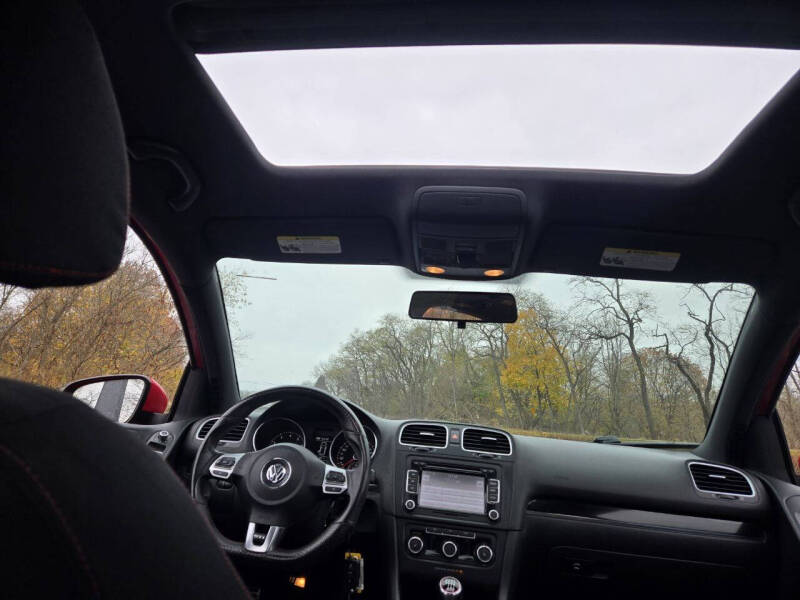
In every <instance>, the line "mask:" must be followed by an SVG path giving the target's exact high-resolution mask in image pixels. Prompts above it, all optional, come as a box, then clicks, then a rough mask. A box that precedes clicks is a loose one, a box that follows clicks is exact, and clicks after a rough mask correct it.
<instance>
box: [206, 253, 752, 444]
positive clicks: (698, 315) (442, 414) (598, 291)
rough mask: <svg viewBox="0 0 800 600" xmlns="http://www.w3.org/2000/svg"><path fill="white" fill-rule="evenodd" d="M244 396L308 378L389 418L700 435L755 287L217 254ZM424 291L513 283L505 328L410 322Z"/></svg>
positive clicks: (540, 430) (627, 435)
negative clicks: (468, 277)
mask: <svg viewBox="0 0 800 600" xmlns="http://www.w3.org/2000/svg"><path fill="white" fill-rule="evenodd" d="M218 268H219V271H220V275H221V279H222V284H223V293H224V296H225V303H226V310H227V314H228V319H229V323H230V327H231V338H232V340H233V348H234V356H235V361H236V370H237V375H238V379H239V387H240V391H241V395H242V397H245V396H247V395H248V394H250V393H253V392H256V391H259V390H262V389H265V388H269V387H272V386H277V385H296V384H305V385H312V386H316V387H318V388H321V389H324V390H327V391H329V392H331V393H333V394H335V395H337V396H339V397H341V398H344V399H346V400H350V401H351V402H354V403H355V404H358V405H359V406H361V407H363V408H364V409H366V410H367V411H369V412H371V413H373V414H375V415H378V416H380V417H387V418H402V419H406V418H414V419H438V420H447V421H456V422H466V423H474V424H484V425H490V426H495V427H501V428H503V429H506V430H508V431H511V432H513V433H519V434H526V435H543V436H551V437H563V438H569V439H576V440H586V441H592V440H594V439H595V438H597V437H599V436H615V437H617V438H619V439H620V440H622V441H626V440H661V441H679V442H690V443H691V442H698V441H700V440H702V438H703V436H704V435H705V430H706V425H707V423H708V421H709V419H710V417H711V414H712V412H713V409H714V403H715V401H716V396H717V392H718V390H719V387H720V385H721V382H722V379H723V377H724V374H725V370H726V368H727V366H728V363H729V362H730V358H731V354H732V352H733V347H734V344H735V341H736V338H737V336H738V334H739V329H740V328H741V324H742V321H743V319H744V314H745V312H746V310H747V307H748V305H749V303H750V300H751V298H752V295H753V290H752V288H750V287H748V286H745V285H739V284H730V283H709V284H698V285H692V284H679V283H665V282H645V281H633V280H622V279H602V278H591V277H574V276H569V275H557V274H531V275H525V276H522V277H518V278H516V279H513V280H510V281H502V282H501V281H495V282H460V281H445V280H436V279H430V278H426V277H422V276H419V275H416V274H414V273H412V272H410V271H408V270H406V269H404V268H402V267H395V266H363V265H362V266H353V265H312V264H297V263H294V264H292V263H266V262H255V261H249V260H240V259H223V260H222V261H220V262H219V264H218ZM418 290H460V291H484V292H485V291H496V292H511V293H512V294H514V296H515V297H516V300H517V304H518V307H519V319H518V320H517V322H516V323H512V324H506V325H494V324H479V323H468V324H467V325H466V328H464V329H459V328H458V327H457V324H456V323H450V322H441V321H416V320H412V319H410V318H409V317H408V316H407V315H408V306H409V301H410V298H411V295H412V294H413V292H415V291H418Z"/></svg>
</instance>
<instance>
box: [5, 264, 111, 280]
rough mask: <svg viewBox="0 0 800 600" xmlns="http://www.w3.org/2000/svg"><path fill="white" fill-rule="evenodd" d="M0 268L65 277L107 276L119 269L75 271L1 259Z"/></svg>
mask: <svg viewBox="0 0 800 600" xmlns="http://www.w3.org/2000/svg"><path fill="white" fill-rule="evenodd" d="M0 268H3V269H13V270H15V271H33V272H38V273H47V274H48V275H63V276H65V277H107V276H109V275H111V274H112V273H113V272H114V271H116V270H117V268H116V267H114V268H113V269H109V270H106V271H75V270H71V269H59V268H58V267H47V266H40V265H21V264H18V263H12V262H6V261H0Z"/></svg>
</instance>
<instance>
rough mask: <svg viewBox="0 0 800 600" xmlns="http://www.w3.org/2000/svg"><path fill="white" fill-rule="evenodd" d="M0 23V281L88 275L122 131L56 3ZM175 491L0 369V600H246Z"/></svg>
mask: <svg viewBox="0 0 800 600" xmlns="http://www.w3.org/2000/svg"><path fill="white" fill-rule="evenodd" d="M3 8H4V11H3V19H2V20H0V56H2V60H0V86H2V90H3V92H2V93H3V102H2V103H1V104H0V131H2V135H0V281H5V282H7V283H13V284H15V285H22V286H27V287H42V286H55V285H75V284H84V283H91V282H94V281H98V280H100V279H102V278H103V277H107V276H108V275H110V274H112V273H113V272H114V271H115V270H116V268H117V267H118V265H119V262H120V259H121V256H122V251H123V247H124V243H125V234H126V227H127V222H128V204H129V202H128V188H129V182H128V165H127V159H126V147H125V137H124V133H123V130H122V123H121V120H120V116H119V113H118V110H117V105H116V100H115V98H114V94H113V91H112V88H111V82H110V81H109V77H108V73H107V71H106V68H105V63H104V60H103V55H102V53H101V51H100V48H99V46H98V44H97V41H96V39H95V36H94V33H93V31H92V28H91V25H90V24H89V21H88V20H87V18H86V16H85V15H84V14H83V12H82V11H81V10H80V8H79V7H78V6H77V5H75V4H72V3H71V2H69V1H68V0H58V1H57V2H32V1H28V0H17V1H12V2H11V3H7V4H5V5H4V7H3ZM209 527H210V525H209V523H208V522H207V521H206V520H205V518H204V517H203V516H202V515H201V514H200V512H199V511H198V510H197V509H196V507H195V506H194V503H193V502H192V500H191V499H190V497H189V493H188V491H187V490H186V489H185V488H184V486H183V485H182V483H181V482H180V480H179V479H178V478H177V477H176V475H175V474H174V473H173V472H172V471H171V470H170V468H169V467H168V466H167V465H166V464H165V463H164V462H163V461H162V460H161V459H160V458H159V457H157V456H156V455H155V454H154V453H153V452H152V451H151V450H149V449H148V448H147V447H146V446H144V445H143V444H141V443H140V442H138V441H137V440H136V439H134V438H133V437H132V436H131V434H130V433H128V432H126V431H125V430H124V429H123V428H122V427H120V426H119V425H117V424H116V423H113V422H111V421H109V420H107V419H105V418H104V417H102V416H101V415H98V414H96V413H94V412H93V411H92V410H91V409H89V408H88V407H86V406H84V405H83V404H82V403H81V402H79V401H78V400H75V399H74V398H72V397H71V396H68V395H66V394H62V393H60V392H57V391H53V390H48V389H44V388H40V387H37V386H33V385H28V384H24V383H19V382H13V381H9V380H2V379H0V540H2V541H1V542H0V543H1V544H2V550H1V551H0V575H2V577H0V598H137V599H142V598H248V597H249V594H248V593H247V590H246V589H245V588H244V586H243V585H242V582H241V580H240V579H239V577H238V575H237V573H236V571H235V570H234V568H233V567H232V565H231V563H230V562H229V560H228V557H227V556H226V555H225V554H224V553H223V552H222V550H221V549H220V547H219V545H218V544H217V542H216V539H215V538H214V536H213V535H212V533H211V530H210V528H209Z"/></svg>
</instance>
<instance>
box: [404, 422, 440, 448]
mask: <svg viewBox="0 0 800 600" xmlns="http://www.w3.org/2000/svg"><path fill="white" fill-rule="evenodd" d="M400 443H401V444H403V445H405V446H425V447H427V448H444V447H445V446H447V427H445V426H444V425H436V424H434V423H409V424H407V425H403V429H402V431H401V432H400Z"/></svg>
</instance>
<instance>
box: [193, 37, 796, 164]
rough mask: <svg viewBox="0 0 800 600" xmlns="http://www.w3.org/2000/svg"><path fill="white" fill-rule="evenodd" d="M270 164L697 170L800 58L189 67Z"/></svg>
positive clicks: (528, 57)
mask: <svg viewBox="0 0 800 600" xmlns="http://www.w3.org/2000/svg"><path fill="white" fill-rule="evenodd" d="M198 58H199V60H200V62H201V63H202V65H203V67H204V68H205V69H206V71H207V72H208V73H209V75H210V76H211V78H212V80H213V81H214V83H215V84H216V85H217V87H218V88H219V90H220V91H221V92H222V94H223V96H224V97H225V99H226V100H227V101H228V103H229V104H230V106H231V108H232V109H233V112H234V113H235V114H236V116H237V117H238V119H239V120H240V121H241V123H242V125H243V126H244V128H245V129H246V130H247V132H248V133H249V135H250V136H251V138H252V139H253V142H254V143H255V145H256V147H257V148H258V150H259V151H260V152H261V153H262V154H263V156H264V157H265V158H266V159H267V160H269V161H270V162H272V163H274V164H276V165H283V166H307V165H458V166H508V167H543V168H569V169H603V170H619V171H640V172H657V173H675V174H688V173H696V172H698V171H701V170H703V169H704V168H705V167H707V166H708V165H710V164H711V163H712V162H713V161H714V160H715V159H716V158H717V157H718V156H719V155H720V154H721V153H722V152H723V151H724V150H725V148H726V147H727V146H728V145H729V144H730V143H731V142H732V141H733V139H734V138H735V137H736V136H737V135H738V134H739V133H740V132H741V131H742V129H743V128H744V127H745V126H746V125H747V124H748V123H749V122H750V121H751V120H752V119H753V117H755V115H756V114H757V113H758V112H759V111H760V110H761V109H762V108H763V107H764V105H765V104H766V103H767V102H769V100H770V99H771V98H772V97H773V96H774V95H775V94H776V93H777V92H778V90H779V89H780V88H781V87H782V86H783V85H784V84H785V83H786V82H787V81H788V80H789V78H790V77H791V76H792V75H793V74H794V73H795V72H796V71H797V69H798V68H800V52H798V51H791V50H771V49H753V48H719V47H691V46H631V45H625V46H621V45H619V46H614V45H510V46H440V47H404V48H357V49H332V50H291V51H271V52H252V53H239V54H214V55H201V56H199V57H198Z"/></svg>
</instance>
